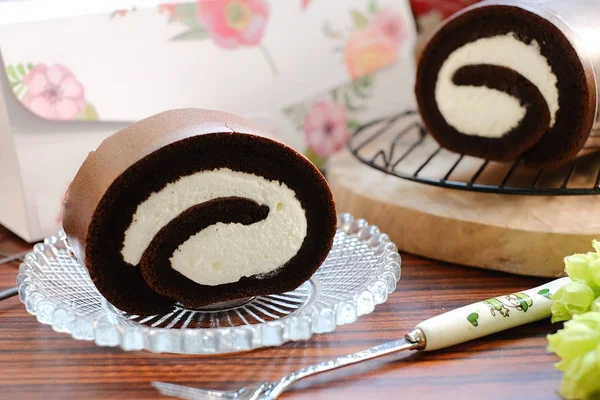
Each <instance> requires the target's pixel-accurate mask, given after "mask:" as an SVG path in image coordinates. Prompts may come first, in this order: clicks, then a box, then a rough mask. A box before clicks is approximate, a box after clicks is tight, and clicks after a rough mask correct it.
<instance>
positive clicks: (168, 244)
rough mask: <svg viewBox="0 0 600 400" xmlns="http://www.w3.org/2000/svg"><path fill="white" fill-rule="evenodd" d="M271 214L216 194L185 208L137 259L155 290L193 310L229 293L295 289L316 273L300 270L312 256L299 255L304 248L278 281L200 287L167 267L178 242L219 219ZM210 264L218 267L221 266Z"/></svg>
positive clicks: (247, 220)
mask: <svg viewBox="0 0 600 400" xmlns="http://www.w3.org/2000/svg"><path fill="white" fill-rule="evenodd" d="M269 212H270V210H269V207H267V206H265V205H260V204H258V203H256V202H255V201H252V200H248V199H244V198H240V197H225V198H218V199H215V200H210V201H207V202H205V203H202V204H198V205H196V206H193V207H191V208H189V209H188V210H186V211H185V212H183V213H181V214H180V215H179V216H178V217H177V218H175V219H174V220H172V221H171V222H170V223H169V224H168V225H166V226H165V227H163V228H162V229H161V230H160V231H159V232H158V234H157V235H156V236H154V239H153V240H152V242H151V243H150V246H149V247H148V249H147V250H146V251H145V252H144V255H143V256H142V260H141V261H140V268H141V271H142V275H143V276H144V279H145V280H146V282H147V283H148V284H149V285H150V286H151V287H152V289H153V290H155V291H156V292H157V293H160V294H162V295H164V296H167V297H169V298H172V299H175V300H176V301H178V302H179V303H181V304H185V305H186V306H187V307H192V308H199V307H202V306H205V305H208V304H211V303H214V302H215V301H216V302H220V301H226V300H228V299H231V298H232V297H233V298H244V297H249V296H257V295H268V294H270V293H275V292H280V291H282V290H283V291H288V290H293V289H294V288H295V287H296V286H297V282H298V281H302V282H303V281H305V280H307V279H308V278H310V276H311V275H312V273H313V272H314V271H313V269H306V268H302V265H305V264H306V263H307V261H308V263H310V258H311V255H310V254H303V253H306V252H307V251H309V249H308V248H307V247H305V248H304V250H301V251H300V252H299V253H298V254H296V256H295V257H294V259H292V260H290V261H289V262H288V264H287V266H289V267H290V268H286V269H285V270H284V271H282V272H283V273H282V274H281V275H280V276H278V279H277V280H271V281H269V280H261V279H259V278H254V277H244V278H241V279H240V281H238V282H236V283H230V284H225V285H219V286H208V285H198V284H197V283H195V282H194V281H192V280H190V279H188V278H186V277H185V276H183V275H182V274H180V273H179V272H177V271H175V270H174V269H173V268H171V262H170V261H169V258H170V257H171V256H172V254H173V253H174V252H175V251H177V247H179V245H180V244H181V243H183V242H185V241H186V240H188V239H189V238H190V237H191V236H192V235H194V234H195V233H197V232H199V231H201V230H203V229H206V228H208V227H209V226H211V225H215V224H217V223H219V222H222V223H240V224H243V225H251V224H254V223H256V222H259V221H262V220H264V219H266V218H267V216H268V215H269ZM231 250H232V251H235V249H231ZM307 259H308V260H307ZM213 268H215V269H218V268H219V265H214V266H213ZM294 275H301V276H294ZM288 285H290V287H289V289H288Z"/></svg>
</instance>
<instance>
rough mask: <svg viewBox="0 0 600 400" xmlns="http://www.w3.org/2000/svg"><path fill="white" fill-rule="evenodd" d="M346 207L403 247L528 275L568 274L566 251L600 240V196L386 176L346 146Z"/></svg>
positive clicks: (339, 186) (340, 168) (336, 166)
mask: <svg viewBox="0 0 600 400" xmlns="http://www.w3.org/2000/svg"><path fill="white" fill-rule="evenodd" d="M327 178H328V180H329V182H330V185H331V188H332V191H333V194H334V197H335V201H336V205H337V210H338V212H348V213H351V214H352V215H353V216H355V217H357V218H364V219H366V220H367V221H368V222H369V223H370V224H373V225H377V226H379V228H380V229H381V230H382V231H383V232H385V233H387V234H389V235H390V237H391V238H392V240H393V241H394V242H395V243H396V245H397V246H398V248H399V249H400V250H402V251H405V252H408V253H412V254H417V255H420V256H424V257H428V258H432V259H436V260H441V261H446V262H451V263H456V264H461V265H466V266H471V267H479V268H486V269H492V270H498V271H504V272H510V273H515V274H521V275H532V276H543V277H556V276H561V275H564V263H563V259H564V257H565V256H567V255H570V254H573V253H585V252H588V251H590V250H592V240H593V239H596V238H597V239H599V240H600V196H594V195H586V196H516V195H500V194H488V193H476V192H469V191H464V190H456V189H448V188H441V187H436V186H431V185H425V184H420V183H415V182H410V181H407V180H404V179H400V178H398V177H395V176H390V175H386V174H384V173H382V172H380V171H377V170H375V169H373V168H371V167H368V166H366V165H364V164H363V163H361V162H359V161H358V160H357V159H356V158H354V157H353V156H352V155H351V154H350V152H349V151H347V150H345V151H343V152H341V153H339V154H337V155H335V156H334V157H332V158H331V160H330V164H329V165H328V167H327Z"/></svg>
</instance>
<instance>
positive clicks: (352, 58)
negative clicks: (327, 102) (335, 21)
mask: <svg viewBox="0 0 600 400" xmlns="http://www.w3.org/2000/svg"><path fill="white" fill-rule="evenodd" d="M351 13H352V21H353V27H352V33H351V34H350V35H349V36H348V37H344V35H342V34H341V33H340V32H339V31H337V30H335V29H333V27H332V26H331V24H329V23H325V26H324V28H323V32H324V33H325V35H327V36H328V37H330V38H331V39H334V40H336V41H342V42H343V43H342V45H341V46H340V47H338V49H342V50H343V53H344V60H345V63H346V66H347V67H348V72H349V74H350V76H351V77H352V78H353V79H355V78H359V77H361V76H365V75H368V74H371V73H373V72H375V71H377V70H379V69H381V68H383V67H385V66H386V65H390V64H392V63H394V62H395V61H396V60H397V58H398V55H399V53H400V49H401V47H402V44H403V43H404V41H405V39H406V38H407V32H406V30H405V29H406V28H405V26H404V24H403V21H402V17H401V16H400V15H399V14H398V13H397V12H396V11H395V10H391V9H379V7H378V6H377V3H375V2H374V1H373V2H371V3H370V4H369V7H368V10H366V12H361V11H358V10H353V11H352V12H351Z"/></svg>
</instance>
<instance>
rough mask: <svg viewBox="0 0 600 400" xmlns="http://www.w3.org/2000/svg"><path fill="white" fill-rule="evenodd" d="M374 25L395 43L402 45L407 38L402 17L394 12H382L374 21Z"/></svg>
mask: <svg viewBox="0 0 600 400" xmlns="http://www.w3.org/2000/svg"><path fill="white" fill-rule="evenodd" d="M372 25H373V26H375V27H378V28H379V29H381V31H382V32H383V33H384V34H385V35H386V36H387V37H388V38H390V39H392V40H393V41H394V42H396V43H398V45H400V44H401V43H402V41H403V40H404V39H405V38H406V31H405V29H404V24H403V23H402V17H401V16H400V15H399V14H398V13H397V12H396V11H394V10H381V11H379V12H378V13H377V15H376V16H375V18H374V19H373V22H372Z"/></svg>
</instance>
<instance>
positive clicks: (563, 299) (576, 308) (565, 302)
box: [551, 281, 596, 322]
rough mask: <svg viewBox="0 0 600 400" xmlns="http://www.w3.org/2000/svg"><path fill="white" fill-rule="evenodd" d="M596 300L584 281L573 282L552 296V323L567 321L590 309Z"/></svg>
mask: <svg viewBox="0 0 600 400" xmlns="http://www.w3.org/2000/svg"><path fill="white" fill-rule="evenodd" d="M595 298H596V296H595V294H594V291H593V290H592V289H591V288H590V287H589V286H588V285H587V284H586V283H585V282H583V281H571V282H569V283H567V284H566V285H564V286H562V287H561V288H559V289H558V290H557V291H556V293H554V294H553V295H552V308H551V310H552V322H559V321H567V320H569V319H571V317H572V316H573V315H577V314H582V313H584V312H586V311H588V310H589V309H590V306H591V305H592V302H593V301H594V299H595Z"/></svg>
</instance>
